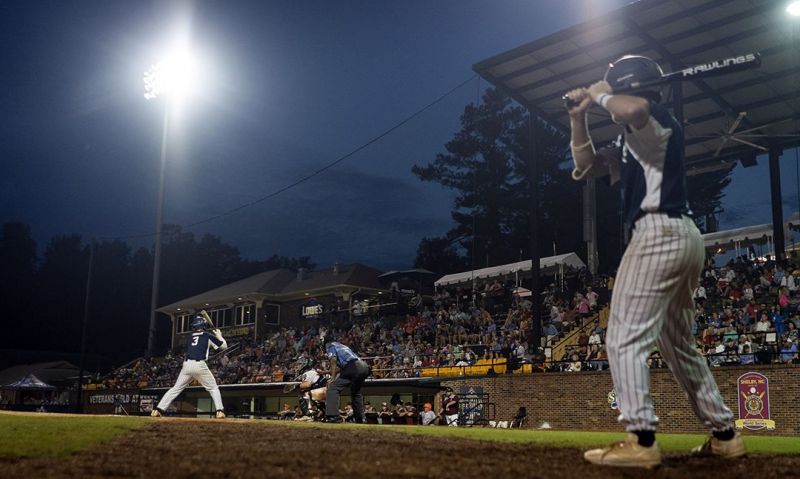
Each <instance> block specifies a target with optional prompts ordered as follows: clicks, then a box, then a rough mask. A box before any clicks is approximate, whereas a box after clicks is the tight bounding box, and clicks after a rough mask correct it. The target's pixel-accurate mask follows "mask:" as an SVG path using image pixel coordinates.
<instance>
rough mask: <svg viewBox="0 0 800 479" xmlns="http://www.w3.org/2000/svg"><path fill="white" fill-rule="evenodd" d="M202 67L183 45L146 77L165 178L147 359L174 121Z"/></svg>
mask: <svg viewBox="0 0 800 479" xmlns="http://www.w3.org/2000/svg"><path fill="white" fill-rule="evenodd" d="M197 65H198V63H197V60H196V58H195V57H194V55H193V54H192V52H191V50H190V49H189V48H188V42H187V41H179V42H177V43H176V46H175V47H174V48H172V49H171V50H170V51H169V52H168V53H167V55H165V57H164V59H163V60H161V61H160V62H158V63H156V64H155V65H153V66H152V67H150V69H149V70H148V71H146V72H145V73H144V78H143V80H144V97H145V99H146V100H155V99H157V98H159V97H163V98H164V100H165V102H164V124H163V131H162V136H161V174H160V177H159V187H158V210H157V213H156V240H155V241H156V244H155V254H154V258H153V290H152V292H151V295H150V328H149V331H148V335H147V351H145V357H148V358H150V357H152V355H153V352H154V349H155V339H156V308H157V307H158V290H159V282H160V276H161V232H162V225H163V218H164V175H165V172H166V166H167V146H168V144H169V130H170V120H171V117H172V116H173V113H174V112H173V110H174V109H175V108H177V107H179V106H180V105H181V104H182V102H183V101H184V100H186V99H187V98H188V97H189V96H190V95H191V94H192V93H193V92H195V91H197V89H198V83H197V80H198V78H201V77H202V75H201V74H200V72H199V70H198V67H197Z"/></svg>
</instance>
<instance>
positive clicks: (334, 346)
mask: <svg viewBox="0 0 800 479" xmlns="http://www.w3.org/2000/svg"><path fill="white" fill-rule="evenodd" d="M325 353H326V354H327V355H328V357H329V358H330V360H331V377H333V378H335V379H334V380H333V382H331V383H330V384H328V397H327V399H326V400H325V416H326V420H327V422H341V421H342V418H341V416H339V396H340V395H341V393H342V391H343V390H344V389H345V388H347V387H349V388H350V397H351V400H352V403H353V418H354V419H355V421H356V422H364V396H362V395H361V386H362V385H363V384H364V381H365V380H366V379H367V376H369V366H367V363H365V362H364V361H362V360H361V359H360V358H359V357H358V356H357V355H356V353H354V352H353V350H352V349H350V348H349V347H347V346H345V345H344V344H342V343H339V342H336V341H333V342H331V343H328V345H327V346H326V347H325ZM337 372H338V373H339V374H338V375H337V374H336V373H337Z"/></svg>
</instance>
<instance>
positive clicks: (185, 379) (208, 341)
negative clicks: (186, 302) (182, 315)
mask: <svg viewBox="0 0 800 479" xmlns="http://www.w3.org/2000/svg"><path fill="white" fill-rule="evenodd" d="M213 325H214V323H212V322H211V318H210V317H209V316H208V313H206V312H205V310H203V311H200V312H199V313H197V316H196V317H195V318H194V319H193V320H192V322H191V328H192V335H191V336H190V337H189V339H188V344H187V346H186V361H184V362H183V367H182V368H181V372H180V374H179V375H178V380H177V381H175V385H174V386H172V388H171V389H170V390H169V391H167V392H166V394H164V397H163V398H161V401H160V402H159V403H158V406H156V408H155V409H153V412H152V413H151V414H150V415H151V416H153V417H159V416H161V415H163V414H164V411H166V410H167V408H168V407H169V405H170V404H172V401H174V400H175V398H177V397H178V396H179V395H180V394H181V393H182V392H183V390H184V389H186V387H187V386H189V384H191V382H192V380H193V379H195V380H197V382H199V383H200V384H202V385H203V387H204V388H206V391H208V392H209V394H211V399H212V400H213V401H214V409H216V411H217V412H216V415H215V417H216V418H217V419H222V418H224V417H225V406H223V404H222V396H221V395H220V393H219V387H218V386H217V381H216V380H215V379H214V375H213V374H211V370H210V369H209V368H208V364H206V361H207V360H208V351H209V349H211V348H214V349H221V350H225V349H227V348H228V343H227V342H226V341H225V338H223V337H222V333H221V332H220V330H219V329H213V330H212V332H208V331H205V328H206V327H213ZM212 333H213V334H212Z"/></svg>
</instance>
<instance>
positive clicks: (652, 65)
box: [603, 55, 664, 103]
mask: <svg viewBox="0 0 800 479" xmlns="http://www.w3.org/2000/svg"><path fill="white" fill-rule="evenodd" d="M663 75H664V72H663V71H662V70H661V67H660V66H658V63H656V62H655V61H654V60H652V59H650V58H647V57H643V56H640V55H625V56H624V57H622V58H620V59H619V60H617V61H615V62H614V63H612V64H611V65H609V66H608V70H606V75H605V77H603V80H605V81H607V82H608V83H609V84H610V85H611V88H612V89H613V90H614V91H618V90H620V89H630V88H631V87H632V85H633V84H634V83H643V82H648V81H652V80H658V79H659V78H661V77H662V76H663ZM631 94H633V95H638V96H643V97H645V98H650V99H651V100H653V101H655V102H656V103H658V102H660V101H661V88H659V87H648V88H646V89H642V90H634V91H632V92H631Z"/></svg>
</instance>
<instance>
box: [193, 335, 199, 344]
mask: <svg viewBox="0 0 800 479" xmlns="http://www.w3.org/2000/svg"><path fill="white" fill-rule="evenodd" d="M198 341H200V336H195V337H193V338H192V346H197V342H198Z"/></svg>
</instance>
